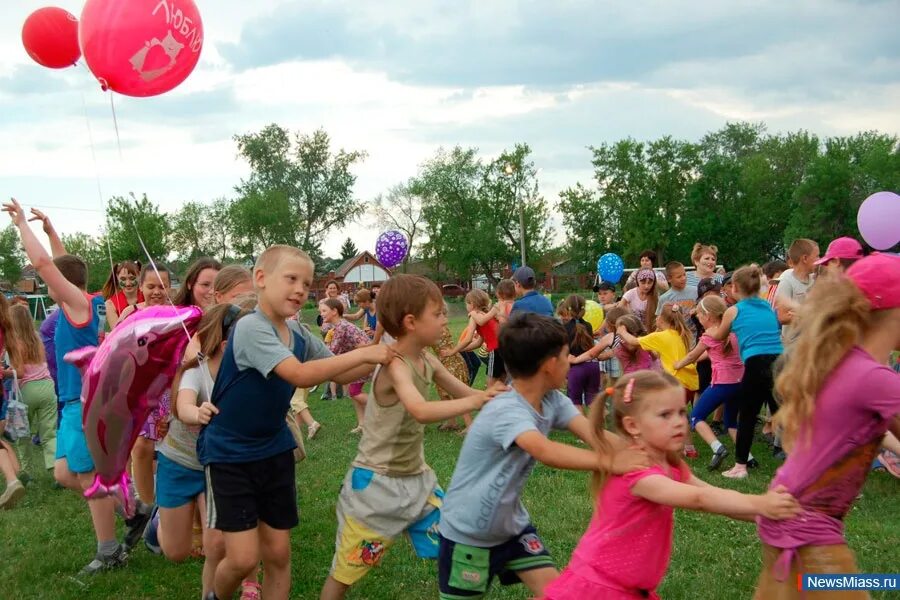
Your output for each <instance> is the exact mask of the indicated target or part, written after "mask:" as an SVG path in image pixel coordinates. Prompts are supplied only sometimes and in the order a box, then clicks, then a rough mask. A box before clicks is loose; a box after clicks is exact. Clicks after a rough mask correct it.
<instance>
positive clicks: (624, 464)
mask: <svg viewBox="0 0 900 600" xmlns="http://www.w3.org/2000/svg"><path fill="white" fill-rule="evenodd" d="M649 467H650V457H649V456H648V455H647V453H646V452H644V451H643V450H641V449H640V448H638V447H636V446H632V447H631V448H629V449H628V450H618V451H617V452H616V453H615V454H613V458H612V465H611V467H610V470H611V471H612V472H613V475H624V474H625V473H631V472H632V471H640V470H641V469H647V468H649Z"/></svg>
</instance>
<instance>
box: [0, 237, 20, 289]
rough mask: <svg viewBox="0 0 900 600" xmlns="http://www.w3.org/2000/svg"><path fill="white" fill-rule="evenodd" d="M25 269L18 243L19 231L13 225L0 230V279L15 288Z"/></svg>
mask: <svg viewBox="0 0 900 600" xmlns="http://www.w3.org/2000/svg"><path fill="white" fill-rule="evenodd" d="M24 267H25V252H24V251H23V250H22V244H21V243H20V242H19V230H18V229H16V227H15V226H14V225H7V226H6V228H5V229H3V230H0V279H2V280H4V281H6V282H8V283H9V285H10V286H15V285H16V283H18V281H19V280H20V279H21V278H22V269H23V268H24Z"/></svg>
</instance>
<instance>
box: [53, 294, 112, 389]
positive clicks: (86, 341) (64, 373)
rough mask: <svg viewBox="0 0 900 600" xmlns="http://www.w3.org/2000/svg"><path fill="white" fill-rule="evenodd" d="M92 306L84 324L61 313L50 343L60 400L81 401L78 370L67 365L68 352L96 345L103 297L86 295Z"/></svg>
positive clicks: (103, 306) (104, 304)
mask: <svg viewBox="0 0 900 600" xmlns="http://www.w3.org/2000/svg"><path fill="white" fill-rule="evenodd" d="M85 297H86V298H87V299H88V302H90V305H91V316H90V317H89V318H88V320H87V321H86V322H85V323H81V324H79V323H73V322H72V319H71V318H69V315H68V314H66V312H65V309H64V308H63V307H62V306H60V308H59V310H60V311H62V313H63V314H62V316H60V319H59V322H58V324H57V325H56V332H55V333H54V334H53V341H54V343H55V344H56V381H57V385H58V387H59V401H60V402H70V401H72V400H79V399H80V398H81V371H79V370H78V368H77V367H76V366H75V365H71V364H69V363H67V362H66V361H65V360H64V358H65V356H66V354H67V353H69V352H72V351H73V350H78V349H79V348H84V347H85V346H96V345H97V341H98V337H99V336H100V323H101V315H102V314H104V311H105V310H106V303H105V301H104V300H103V297H102V296H91V295H90V294H87V293H85Z"/></svg>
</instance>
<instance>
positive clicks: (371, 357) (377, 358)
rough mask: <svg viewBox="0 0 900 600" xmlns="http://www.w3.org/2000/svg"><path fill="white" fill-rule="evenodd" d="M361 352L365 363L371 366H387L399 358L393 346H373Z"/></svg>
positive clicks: (365, 347) (366, 347)
mask: <svg viewBox="0 0 900 600" xmlns="http://www.w3.org/2000/svg"><path fill="white" fill-rule="evenodd" d="M361 350H362V353H363V358H364V359H365V362H367V363H369V364H370V365H387V364H390V362H391V361H392V360H394V359H395V358H397V357H398V356H399V354H397V351H396V350H394V348H393V346H388V345H387V344H371V345H369V346H363V347H362V348H361Z"/></svg>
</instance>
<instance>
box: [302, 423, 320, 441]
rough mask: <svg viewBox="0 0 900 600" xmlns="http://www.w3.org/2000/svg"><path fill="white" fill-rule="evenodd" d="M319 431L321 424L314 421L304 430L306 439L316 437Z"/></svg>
mask: <svg viewBox="0 0 900 600" xmlns="http://www.w3.org/2000/svg"><path fill="white" fill-rule="evenodd" d="M320 429H322V424H321V423H319V422H318V421H314V422H313V424H312V425H310V426H309V427H307V428H306V439H308V440H311V439H313V438H314V437H316V434H317V433H319V430H320Z"/></svg>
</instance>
